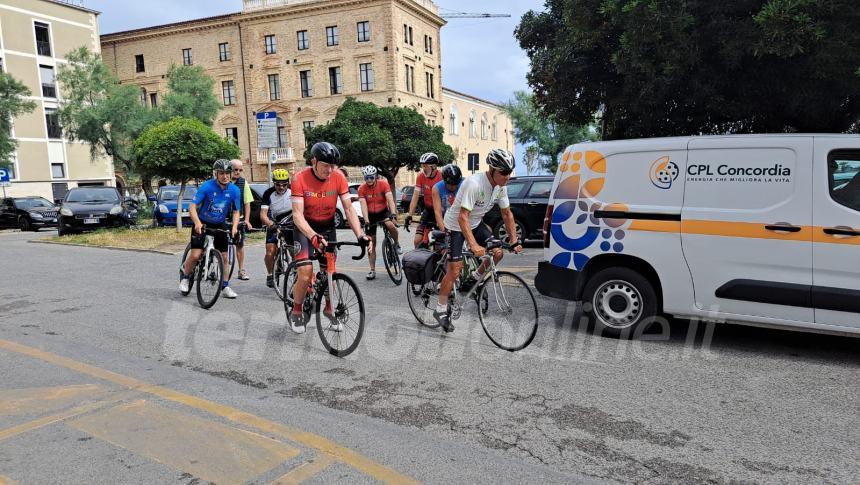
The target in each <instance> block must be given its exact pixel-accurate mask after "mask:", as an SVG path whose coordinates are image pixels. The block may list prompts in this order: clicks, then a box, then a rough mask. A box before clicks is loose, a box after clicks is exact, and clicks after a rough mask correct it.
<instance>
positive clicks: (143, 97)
mask: <svg viewBox="0 0 860 485" xmlns="http://www.w3.org/2000/svg"><path fill="white" fill-rule="evenodd" d="M140 104H142V105H143V106H146V88H140Z"/></svg>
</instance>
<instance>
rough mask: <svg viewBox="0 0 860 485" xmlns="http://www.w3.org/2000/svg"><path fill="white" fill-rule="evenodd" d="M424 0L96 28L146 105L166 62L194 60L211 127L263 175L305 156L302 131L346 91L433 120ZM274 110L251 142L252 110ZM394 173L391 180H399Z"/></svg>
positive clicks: (259, 8)
mask: <svg viewBox="0 0 860 485" xmlns="http://www.w3.org/2000/svg"><path fill="white" fill-rule="evenodd" d="M444 24H445V21H444V20H443V19H442V18H441V17H440V16H439V13H438V8H437V7H436V6H435V5H434V4H433V2H432V1H430V0H360V1H358V0H244V8H243V10H242V11H241V12H238V13H235V14H228V15H221V16H217V17H210V18H204V19H198V20H192V21H187V22H180V23H175V24H169V25H162V26H155V27H150V28H145V29H138V30H132V31H127V32H118V33H114V34H108V35H103V36H102V37H101V43H102V53H103V57H104V60H105V62H106V63H107V64H108V65H109V66H111V68H112V69H113V70H114V72H116V74H117V75H118V77H119V79H120V81H121V82H123V83H134V84H137V85H139V86H140V87H141V100H142V101H143V102H145V103H147V104H148V105H150V106H152V105H157V104H158V102H159V100H160V99H161V97H162V96H163V95H164V93H165V92H166V90H167V80H166V74H167V71H168V69H169V68H170V66H171V65H172V64H176V65H182V64H186V65H195V66H201V67H203V68H204V69H205V70H206V72H207V73H208V74H209V75H210V76H211V77H212V78H213V79H215V90H216V95H217V96H218V98H219V99H220V100H221V102H222V103H223V105H224V108H223V110H222V111H221V112H220V113H219V115H218V117H217V119H216V121H215V124H214V129H215V130H216V132H218V133H219V134H221V135H222V136H229V137H232V138H234V139H235V140H236V143H237V144H238V145H239V146H240V148H241V149H242V153H243V157H244V158H245V159H246V161H249V162H251V164H250V165H251V166H252V167H253V171H252V176H253V179H254V180H257V181H264V180H265V179H266V176H267V162H268V160H269V156H270V154H271V153H274V154H275V156H276V166H285V167H287V168H289V169H295V168H298V167H300V166H302V165H303V164H304V161H303V160H302V154H303V153H304V147H305V139H304V130H305V128H308V127H313V126H315V125H318V124H324V123H327V122H329V121H331V120H332V119H333V118H334V116H335V114H336V112H337V109H338V108H339V107H340V105H341V104H342V103H343V101H344V100H345V99H346V98H347V97H348V96H351V97H355V98H356V99H358V100H360V101H366V102H372V103H375V104H377V105H379V106H403V107H409V108H412V109H415V110H416V111H418V112H419V113H421V114H422V115H423V116H424V117H425V118H426V119H427V122H428V123H431V124H435V125H440V126H441V125H443V124H444V123H445V120H446V116H447V115H446V114H445V112H444V105H445V104H446V103H445V101H444V96H445V95H444V90H443V89H442V73H441V65H442V62H441V51H440V42H439V35H440V29H441V27H442V26H443V25H444ZM263 112H275V113H277V118H278V147H277V148H274V149H271V150H269V149H259V148H258V143H257V136H256V115H257V113H263ZM412 177H414V175H413V174H409V173H405V172H404V173H403V174H402V176H401V177H399V178H400V179H401V180H398V183H410V182H411V178H412Z"/></svg>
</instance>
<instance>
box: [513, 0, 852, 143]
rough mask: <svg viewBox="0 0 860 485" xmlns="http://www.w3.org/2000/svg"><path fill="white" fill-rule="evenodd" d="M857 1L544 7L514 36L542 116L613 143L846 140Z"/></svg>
mask: <svg viewBox="0 0 860 485" xmlns="http://www.w3.org/2000/svg"><path fill="white" fill-rule="evenodd" d="M858 23H860V9H858V8H857V6H856V1H855V0H829V1H827V2H822V1H817V0H735V1H731V2H713V1H706V0H665V1H656V0H548V1H547V2H546V10H545V11H542V12H534V11H531V12H528V13H527V14H526V15H524V16H523V18H522V20H521V22H520V25H519V26H518V28H517V30H516V36H517V39H518V40H519V42H520V45H521V46H522V47H523V48H524V49H525V50H526V51H527V53H528V56H529V58H530V59H531V72H530V73H529V75H528V81H529V84H530V85H531V86H532V88H533V89H534V92H535V101H536V103H537V104H538V106H540V107H541V108H542V109H543V110H544V111H545V112H546V113H548V114H552V115H554V116H555V117H556V119H557V120H558V121H560V122H564V123H569V124H571V125H573V126H580V125H584V124H586V123H588V122H590V121H591V119H592V117H593V116H594V115H595V113H601V115H602V122H603V130H602V131H603V136H604V138H606V139H617V138H628V137H644V136H663V135H689V134H699V133H738V132H740V133H745V132H785V131H804V132H815V131H817V132H821V131H824V132H842V131H846V130H848V129H850V128H851V126H853V125H855V124H856V123H857V121H858V119H860V77H858V76H855V75H853V73H854V72H855V71H856V70H857V67H858V66H857V59H858V58H860V30H858V29H857V28H856V26H857V25H858Z"/></svg>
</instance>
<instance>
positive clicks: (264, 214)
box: [248, 205, 273, 229]
mask: <svg viewBox="0 0 860 485" xmlns="http://www.w3.org/2000/svg"><path fill="white" fill-rule="evenodd" d="M260 222H261V223H262V224H263V227H269V226H271V225H272V224H273V222H272V220H271V219H269V206H267V205H263V206H260ZM248 228H249V229H250V226H249V227H248Z"/></svg>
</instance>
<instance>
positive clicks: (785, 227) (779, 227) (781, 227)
mask: <svg viewBox="0 0 860 485" xmlns="http://www.w3.org/2000/svg"><path fill="white" fill-rule="evenodd" d="M764 228H765V229H767V230H768V231H779V232H800V231H801V230H802V229H803V228H801V227H798V226H792V225H791V224H788V223H787V222H777V223H776V224H771V225H767V226H764Z"/></svg>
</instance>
